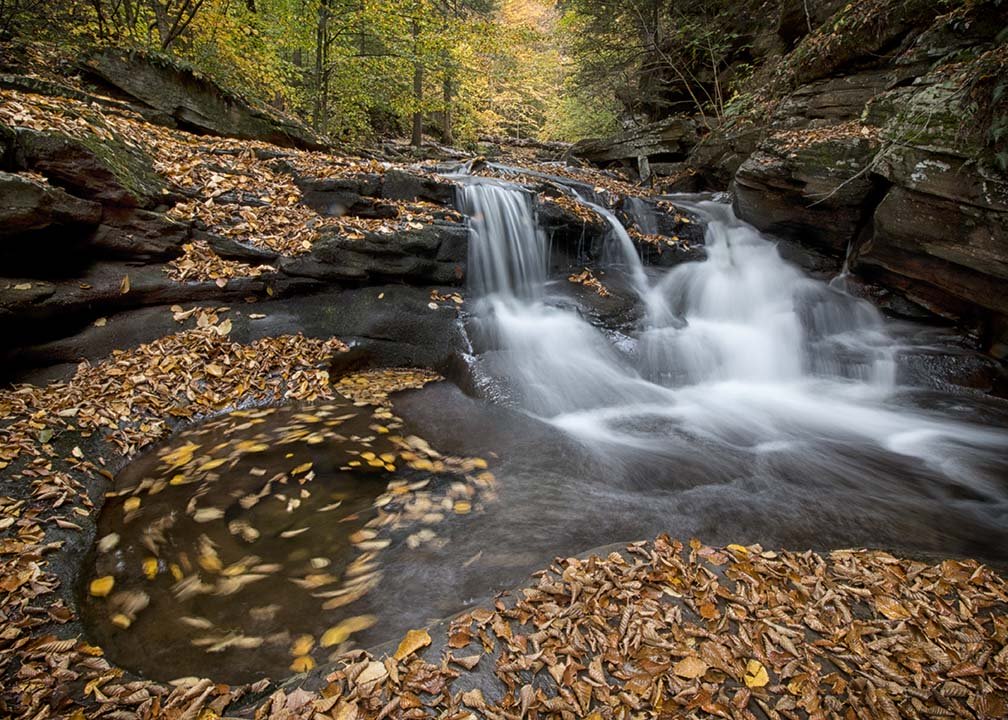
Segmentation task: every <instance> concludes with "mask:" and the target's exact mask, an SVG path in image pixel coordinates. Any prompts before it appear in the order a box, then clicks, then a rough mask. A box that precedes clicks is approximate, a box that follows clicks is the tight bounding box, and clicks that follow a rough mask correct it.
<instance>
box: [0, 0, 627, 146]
mask: <svg viewBox="0 0 1008 720" xmlns="http://www.w3.org/2000/svg"><path fill="white" fill-rule="evenodd" d="M564 15H565V10H564V9H563V8H562V7H558V6H556V5H555V4H554V3H553V2H549V1H548V0H0V34H2V35H3V36H5V37H6V39H12V38H13V39H22V40H25V39H30V40H31V41H33V42H38V41H43V42H44V41H49V42H52V43H56V44H59V45H60V46H61V48H62V49H64V50H71V51H74V50H83V49H86V48H88V47H92V46H114V47H119V48H127V49H139V50H144V51H152V52H157V53H163V54H166V55H169V56H171V57H172V58H173V59H175V60H177V61H181V62H185V63H188V64H190V65H192V66H193V67H194V68H195V69H196V70H197V71H199V72H201V73H203V74H205V75H207V76H209V77H212V78H213V79H215V80H216V81H218V82H220V83H222V84H223V85H225V86H226V87H228V88H230V89H233V90H234V91H236V92H238V93H240V94H242V95H244V96H246V97H249V98H253V99H257V100H260V101H263V102H266V103H268V104H270V105H272V106H274V107H276V108H279V109H281V110H284V111H287V112H290V113H292V114H295V115H298V116H300V117H301V118H303V119H304V120H306V121H307V122H309V123H310V124H311V125H312V126H313V127H314V128H315V129H316V130H318V131H320V132H323V133H325V134H327V135H329V136H331V137H333V138H334V139H337V140H347V141H361V140H366V139H369V138H372V137H375V136H380V135H381V136H385V135H400V136H409V137H412V140H413V142H414V143H415V144H419V141H420V137H421V133H424V134H427V135H428V136H430V137H433V138H435V139H436V140H438V141H440V142H444V143H447V144H452V143H456V144H462V145H465V144H471V143H473V142H474V141H475V140H476V139H478V138H479V137H481V136H488V135H489V136H507V137H511V138H516V139H525V138H538V139H563V140H576V139H578V138H580V137H584V136H588V135H600V134H605V133H607V132H609V131H611V130H613V129H615V127H616V104H615V98H614V97H613V96H611V95H606V94H605V93H602V94H597V93H593V92H587V91H586V90H585V89H584V88H582V87H581V86H580V85H578V84H577V83H576V72H575V68H574V65H573V63H572V59H571V58H570V57H569V56H568V55H567V54H566V48H567V46H568V42H567V41H566V38H565V37H564V32H565V28H567V27H569V26H570V23H569V22H567V20H566V19H565V17H564Z"/></svg>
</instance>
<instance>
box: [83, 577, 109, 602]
mask: <svg viewBox="0 0 1008 720" xmlns="http://www.w3.org/2000/svg"><path fill="white" fill-rule="evenodd" d="M113 587H115V578H114V577H112V576H111V575H105V576H104V577H100V578H95V579H94V580H92V581H91V584H90V585H89V586H88V592H90V593H91V595H93V596H94V597H105V596H106V595H108V594H109V593H110V592H112V588H113Z"/></svg>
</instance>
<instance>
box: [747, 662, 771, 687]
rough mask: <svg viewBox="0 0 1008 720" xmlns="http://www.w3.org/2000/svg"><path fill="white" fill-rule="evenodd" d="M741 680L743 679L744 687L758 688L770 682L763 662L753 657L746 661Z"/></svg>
mask: <svg viewBox="0 0 1008 720" xmlns="http://www.w3.org/2000/svg"><path fill="white" fill-rule="evenodd" d="M743 680H745V684H746V687H751V688H758V687H763V686H764V685H766V684H767V683H769V682H770V675H769V674H768V673H767V670H766V668H765V667H763V663H761V662H760V661H759V660H756V659H755V658H753V659H751V660H750V661H749V662H747V663H746V669H745V676H744V677H743Z"/></svg>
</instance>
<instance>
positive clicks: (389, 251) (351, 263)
mask: <svg viewBox="0 0 1008 720" xmlns="http://www.w3.org/2000/svg"><path fill="white" fill-rule="evenodd" d="M468 240H469V234H468V229H467V228H466V227H465V226H464V225H460V224H457V223H446V222H435V223H432V224H429V225H424V226H423V227H422V228H419V229H410V230H404V231H397V232H393V233H388V234H383V233H372V232H369V233H366V234H365V237H364V238H362V239H352V238H348V237H344V236H341V235H329V236H327V237H323V238H322V239H320V240H318V241H317V242H316V243H315V245H314V247H313V248H312V252H311V254H309V255H304V256H300V257H295V258H285V259H284V260H282V261H281V263H280V268H281V270H283V272H285V273H287V274H288V275H293V276H301V277H310V278H317V279H320V280H352V281H358V282H364V281H373V280H402V281H406V282H410V283H416V284H431V285H434V284H439V285H440V284H445V285H448V284H450V285H457V284H460V283H461V282H462V280H463V278H464V277H465V267H466V261H467V256H468Z"/></svg>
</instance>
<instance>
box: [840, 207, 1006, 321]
mask: <svg viewBox="0 0 1008 720" xmlns="http://www.w3.org/2000/svg"><path fill="white" fill-rule="evenodd" d="M874 221H875V233H874V236H873V237H872V239H871V240H870V241H869V242H868V243H866V244H865V246H863V247H862V248H861V250H860V252H859V255H858V261H857V266H858V268H864V267H869V266H879V267H881V268H884V269H885V270H888V271H889V272H891V273H895V274H899V275H903V276H904V277H906V278H908V279H910V280H912V281H919V282H923V283H927V284H928V285H931V286H933V287H934V288H936V289H938V290H939V291H941V292H942V293H943V294H945V295H948V296H951V297H953V298H958V299H959V300H961V301H963V303H965V304H975V305H977V306H979V307H981V308H987V309H989V310H994V311H996V312H998V313H1002V314H1008V290H1006V288H1008V213H1000V212H993V211H990V210H985V209H983V208H978V207H975V206H969V205H965V204H962V203H956V202H951V201H949V200H944V199H942V198H939V197H937V196H935V195H928V194H925V193H919V192H916V191H914V190H908V189H905V188H901V187H897V188H893V190H891V191H890V192H889V193H888V194H887V195H886V196H885V199H884V200H883V201H882V203H881V204H880V205H879V207H878V209H877V210H876V211H875V217H874ZM915 299H916V298H915ZM935 300H936V298H934V297H925V296H921V297H920V298H919V301H920V302H921V303H922V304H924V305H925V306H928V307H930V308H932V309H933V310H935V311H937V312H939V313H942V314H944V313H946V312H949V311H953V312H955V311H956V310H957V308H954V307H952V306H951V304H948V305H946V304H945V303H941V302H936V301H935Z"/></svg>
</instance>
